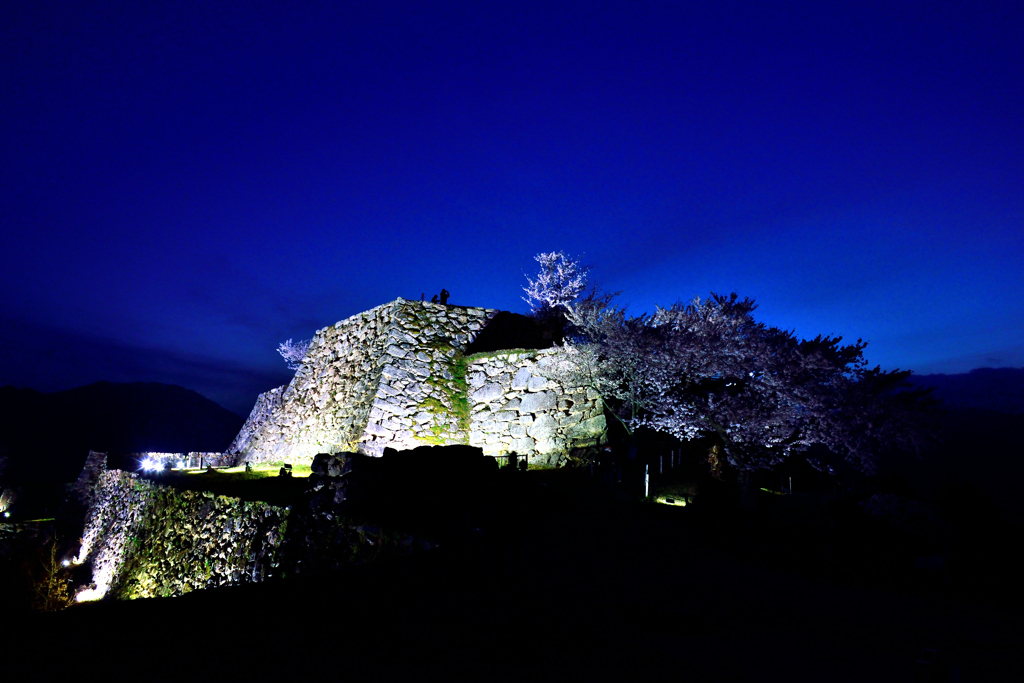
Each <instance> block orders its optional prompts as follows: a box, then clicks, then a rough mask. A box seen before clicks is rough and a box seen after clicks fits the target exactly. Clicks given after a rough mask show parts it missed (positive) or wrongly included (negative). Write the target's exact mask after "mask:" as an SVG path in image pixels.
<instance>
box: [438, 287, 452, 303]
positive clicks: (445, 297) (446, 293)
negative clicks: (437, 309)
mask: <svg viewBox="0 0 1024 683" xmlns="http://www.w3.org/2000/svg"><path fill="white" fill-rule="evenodd" d="M451 295H452V293H451V292H449V291H448V290H447V289H441V305H442V306H447V305H448V297H450V296H451Z"/></svg>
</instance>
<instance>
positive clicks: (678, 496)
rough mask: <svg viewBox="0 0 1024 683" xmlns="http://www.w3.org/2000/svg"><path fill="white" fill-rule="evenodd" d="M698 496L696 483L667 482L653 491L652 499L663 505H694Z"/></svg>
mask: <svg viewBox="0 0 1024 683" xmlns="http://www.w3.org/2000/svg"><path fill="white" fill-rule="evenodd" d="M696 497H697V485H696V484H685V483H683V484H666V485H664V486H658V487H657V488H655V490H654V491H652V492H651V500H653V501H654V502H655V503H661V504H662V505H674V506H677V507H685V506H687V505H692V504H693V501H694V499H695V498H696Z"/></svg>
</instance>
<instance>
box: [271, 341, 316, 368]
mask: <svg viewBox="0 0 1024 683" xmlns="http://www.w3.org/2000/svg"><path fill="white" fill-rule="evenodd" d="M311 341H312V340H311V339H306V340H304V341H298V342H293V341H292V340H291V339H289V340H288V341H284V342H281V345H280V346H278V347H277V352H278V353H280V354H281V356H282V357H283V358H284V362H285V363H287V364H288V368H289V369H291V370H298V369H299V368H300V367H301V366H302V359H303V358H305V357H306V352H307V351H309V344H310V342H311Z"/></svg>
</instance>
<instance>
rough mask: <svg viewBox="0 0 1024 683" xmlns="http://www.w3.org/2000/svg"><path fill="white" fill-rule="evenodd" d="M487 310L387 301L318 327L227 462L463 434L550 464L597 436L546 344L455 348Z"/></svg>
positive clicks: (307, 458) (375, 450) (594, 404)
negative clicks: (549, 369) (555, 374)
mask: <svg viewBox="0 0 1024 683" xmlns="http://www.w3.org/2000/svg"><path fill="white" fill-rule="evenodd" d="M497 313H498V311H496V310H493V309H484V308H474V307H460V306H445V305H441V304H432V303H427V302H413V301H405V300H404V299H398V300H396V301H393V302H391V303H388V304H384V305H383V306H378V307H377V308H374V309H371V310H369V311H366V312H365V313H360V314H358V315H355V316H352V317H351V318H348V319H347V320H343V321H341V322H338V323H336V324H335V325H333V326H330V327H325V328H324V329H322V330H319V331H318V332H317V333H316V335H315V336H314V337H313V340H312V343H311V344H310V347H309V350H308V352H307V353H306V356H305V358H304V359H303V362H302V364H301V367H300V368H299V370H298V371H297V372H296V374H295V377H294V378H293V379H292V381H291V383H290V384H289V385H288V386H287V387H282V388H278V389H273V390H271V391H270V392H267V393H266V394H263V395H261V396H260V398H259V399H258V400H257V403H256V406H255V407H254V408H253V411H252V414H251V415H250V416H249V419H248V420H247V421H246V424H245V425H244V426H243V428H242V431H241V432H240V433H239V436H238V438H236V440H235V442H234V443H233V444H232V447H231V448H230V449H229V453H231V454H233V456H234V458H235V462H239V463H240V462H243V461H250V462H276V461H281V462H291V463H310V462H312V460H313V457H314V456H315V455H316V454H318V453H340V452H360V453H365V454H369V455H380V454H381V453H383V451H384V448H385V447H390V448H395V449H397V450H405V449H411V448H416V447H417V446H422V445H425V444H433V445H446V444H467V443H468V444H470V445H473V446H480V447H481V448H482V449H483V450H484V452H485V453H487V454H488V455H501V454H504V453H508V452H510V451H516V452H517V453H519V454H520V455H525V456H527V458H528V459H529V460H530V461H531V462H541V463H557V462H558V461H560V460H561V459H562V458H563V457H564V456H565V454H566V453H567V452H569V451H571V450H572V449H574V448H587V447H593V446H595V445H597V444H599V443H601V442H603V440H604V438H605V426H606V425H605V420H604V415H603V412H602V407H601V406H602V403H601V401H600V398H599V397H598V396H597V395H596V394H595V393H594V392H593V391H589V392H588V391H586V390H578V389H573V388H565V387H561V386H559V385H558V384H556V383H554V382H551V381H549V380H547V379H545V378H544V377H543V374H542V373H543V367H544V364H545V359H546V357H547V355H548V352H545V351H525V352H523V351H519V352H515V351H508V352H497V353H489V354H479V355H478V356H470V357H466V356H465V352H466V350H467V348H468V347H469V345H470V343H471V342H472V341H473V339H474V338H475V337H476V336H477V335H478V334H479V333H480V331H481V330H482V329H483V328H484V327H486V325H487V323H488V321H490V320H491V319H492V318H494V316H495V315H496V314H497Z"/></svg>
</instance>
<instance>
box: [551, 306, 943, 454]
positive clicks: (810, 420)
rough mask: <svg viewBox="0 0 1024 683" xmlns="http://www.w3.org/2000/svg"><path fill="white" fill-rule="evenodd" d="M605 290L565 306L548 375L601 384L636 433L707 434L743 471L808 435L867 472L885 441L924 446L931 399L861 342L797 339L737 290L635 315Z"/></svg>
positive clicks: (797, 446)
mask: <svg viewBox="0 0 1024 683" xmlns="http://www.w3.org/2000/svg"><path fill="white" fill-rule="evenodd" d="M612 298H613V296H612V295H597V294H591V295H588V296H587V297H584V298H583V299H582V300H580V301H579V302H577V303H576V304H574V305H573V306H571V307H567V308H566V318H567V320H568V321H569V323H570V334H569V336H568V337H567V339H566V342H565V343H564V344H563V345H562V346H561V347H558V348H557V349H556V352H555V354H554V356H553V358H552V359H551V361H550V365H549V367H548V370H547V372H548V373H549V374H550V375H551V377H552V378H553V379H556V380H558V381H561V382H567V383H573V384H574V385H575V386H587V387H592V388H594V389H595V390H597V391H598V392H600V393H601V394H602V396H603V397H605V400H606V406H608V407H609V408H610V411H611V412H612V414H614V415H615V416H616V417H618V418H619V419H620V420H621V421H622V423H623V424H624V425H625V426H626V427H627V429H628V430H629V431H630V432H631V433H632V430H634V429H636V428H637V427H641V426H643V427H648V428H650V429H654V430H657V431H660V432H665V433H668V434H672V435H674V436H676V437H678V438H680V439H693V438H696V437H700V436H707V435H714V436H716V437H717V441H718V442H719V443H720V449H719V451H720V452H721V453H722V455H723V457H724V460H725V462H726V464H728V465H729V466H730V467H731V468H733V469H734V470H737V471H739V472H752V471H757V470H764V469H770V468H772V467H774V466H776V465H778V464H780V463H782V462H784V461H786V460H787V459H789V458H791V457H793V456H796V455H802V454H806V453H807V451H808V449H809V448H810V447H811V446H812V445H814V444H823V445H825V446H827V447H828V449H829V450H830V451H831V452H832V453H834V454H836V455H838V456H839V457H842V458H843V459H845V460H847V461H848V462H850V463H852V464H854V465H855V466H857V467H858V468H859V469H861V470H863V471H866V472H871V471H873V469H874V465H875V460H876V458H877V457H878V455H879V454H880V453H881V452H882V451H883V450H884V449H886V448H890V447H905V448H906V447H911V448H916V447H917V446H919V445H920V444H919V440H918V439H917V437H916V435H919V434H920V433H922V432H921V430H920V429H919V427H920V424H921V423H922V420H923V419H924V418H923V416H924V415H926V414H927V412H928V411H927V410H926V409H927V405H926V404H927V397H926V396H924V395H923V394H921V392H913V391H908V390H906V389H905V386H906V384H907V378H908V376H909V374H910V373H909V372H899V371H893V372H884V371H882V370H881V369H880V368H874V369H868V367H867V364H866V361H865V360H864V354H863V352H864V348H865V347H866V343H865V342H863V341H861V340H857V342H856V343H854V344H846V345H844V344H842V339H841V338H839V337H821V336H819V337H817V338H815V339H811V340H801V339H798V338H797V337H796V336H795V335H794V334H793V333H792V332H787V331H784V330H780V329H778V328H774V327H768V326H766V325H764V324H763V323H760V322H758V321H756V320H755V319H754V317H753V312H754V310H755V309H756V308H757V306H756V304H755V303H754V302H753V301H752V300H751V299H740V298H739V297H738V296H737V295H735V294H733V295H731V296H722V295H718V294H714V293H713V294H712V295H711V297H710V298H708V299H703V300H702V299H700V298H697V299H694V300H693V301H691V302H689V303H685V304H683V303H680V304H676V305H674V306H672V307H670V308H667V309H662V308H659V309H657V311H656V312H655V313H654V314H653V315H646V314H645V315H641V316H638V317H630V316H627V315H626V313H625V310H624V309H622V308H619V307H616V306H614V305H612V303H611V302H612ZM813 464H818V465H821V466H823V467H827V465H826V464H823V463H813Z"/></svg>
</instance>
